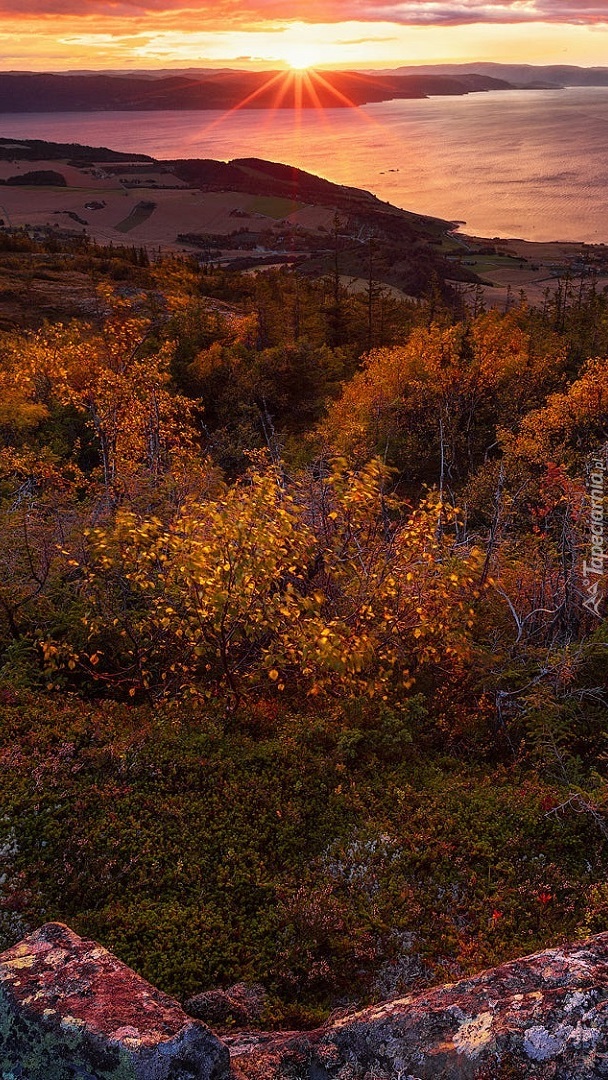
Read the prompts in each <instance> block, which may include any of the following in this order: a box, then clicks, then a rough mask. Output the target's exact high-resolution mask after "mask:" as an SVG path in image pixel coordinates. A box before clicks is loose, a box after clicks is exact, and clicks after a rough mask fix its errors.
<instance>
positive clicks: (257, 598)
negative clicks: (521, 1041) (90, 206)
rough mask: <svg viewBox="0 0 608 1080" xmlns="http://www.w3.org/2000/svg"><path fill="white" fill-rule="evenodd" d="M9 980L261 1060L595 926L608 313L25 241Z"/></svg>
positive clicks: (606, 796) (602, 873)
mask: <svg viewBox="0 0 608 1080" xmlns="http://www.w3.org/2000/svg"><path fill="white" fill-rule="evenodd" d="M0 263H2V267H4V270H5V271H6V268H7V267H8V268H9V269H10V270H11V273H13V274H18V273H20V272H21V271H20V267H23V266H27V273H28V275H29V280H30V281H31V279H32V277H36V275H39V276H42V278H44V275H45V274H46V275H47V276H49V275H51V273H52V272H53V271H54V269H55V270H56V269H57V267H60V268H61V270H62V272H64V271H65V270H66V268H68V269H70V268H71V269H72V270H74V271H77V272H78V274H79V275H80V277H81V279H86V280H87V281H88V282H89V284H90V290H91V295H93V296H94V298H95V300H94V303H90V302H88V303H87V304H85V305H83V310H81V311H77V312H69V313H67V314H66V312H64V311H62V310H61V307H59V309H58V310H57V311H56V312H55V313H53V312H51V313H50V314H49V312H48V311H45V312H44V317H43V315H42V314H40V313H39V312H38V311H36V310H34V309H32V307H31V305H30V306H29V308H28V306H27V298H26V304H25V307H24V310H23V312H22V318H15V319H14V321H13V324H12V325H9V324H8V323H7V322H6V320H4V321H3V322H2V330H1V332H0V520H1V527H0V768H1V774H2V805H1V808H0V851H1V854H2V865H1V866H0V945H1V946H2V947H6V946H7V945H8V944H11V943H13V942H14V941H16V940H18V939H19V938H20V937H21V936H23V934H24V933H26V932H27V931H28V930H30V929H33V928H34V927H36V926H38V925H40V924H41V923H43V922H45V921H48V920H51V919H59V920H61V921H64V922H67V923H69V924H70V925H71V926H72V927H73V928H74V929H75V930H76V931H77V932H79V933H82V934H86V935H87V936H91V937H94V938H96V939H98V940H101V941H103V943H104V944H105V945H106V946H107V947H109V948H111V949H112V950H113V951H114V952H116V954H117V955H118V956H119V957H120V958H121V959H122V960H124V961H126V962H127V963H129V964H131V965H132V966H133V967H134V968H135V969H136V970H137V971H139V972H140V973H141V974H143V975H144V976H145V977H146V978H148V979H150V980H151V981H152V982H153V983H155V984H156V985H158V986H160V987H161V988H162V989H164V990H166V991H167V992H169V993H171V994H174V995H176V996H177V997H179V998H182V999H183V998H185V997H187V996H189V995H191V994H193V993H197V992H199V991H201V990H204V989H207V988H209V987H212V986H226V985H229V984H231V983H234V982H235V981H237V980H245V981H250V982H258V983H261V984H263V985H264V987H265V988H266V990H267V991H268V999H267V1006H266V1010H267V1016H266V1021H267V1023H268V1024H273V1023H281V1024H285V1025H292V1026H307V1025H310V1024H314V1023H316V1022H317V1021H319V1020H320V1019H321V1018H323V1017H324V1016H327V1015H328V1013H329V1012H330V1011H331V1010H332V1009H334V1008H336V1007H340V1006H344V1005H348V1004H350V1003H353V1002H357V1003H363V1002H368V1001H373V1000H377V999H379V998H386V997H390V996H391V995H395V994H398V993H403V992H406V991H408V990H410V989H412V988H416V987H420V986H424V985H427V984H429V983H431V982H433V981H439V980H442V979H454V978H456V977H458V976H461V975H463V974H467V973H469V972H472V971H476V970H479V969H481V968H483V967H485V966H489V965H491V964H495V963H498V962H500V961H502V960H505V959H509V958H511V957H514V956H516V955H520V954H522V953H526V952H532V951H533V950H535V949H537V948H540V947H543V946H546V945H550V944H556V943H558V942H560V941H563V940H565V939H566V938H572V937H573V936H575V935H581V934H584V933H587V932H596V931H601V930H604V929H605V927H606V918H607V916H608V885H607V884H606V881H607V877H606V874H607V871H608V855H607V850H608V849H607V845H606V840H607V838H608V785H607V779H606V760H607V759H606V753H607V749H608V747H607V744H606V731H607V726H606V725H607V720H608V715H607V705H608V680H607V673H608V665H607V663H606V650H607V648H608V632H607V628H606V622H605V618H604V614H605V592H606V589H608V582H607V581H606V573H605V563H604V559H605V557H606V554H605V550H604V547H605V495H606V492H605V482H604V478H605V476H606V470H607V469H608V295H607V294H606V293H604V292H602V291H600V290H599V289H598V288H597V287H596V286H595V285H594V283H593V281H588V282H586V283H585V282H581V285H580V288H579V287H578V286H576V287H574V285H573V284H572V283H571V282H568V281H563V282H560V283H559V288H557V289H556V290H554V291H551V292H550V291H548V292H547V294H546V297H545V302H544V304H543V305H542V306H539V307H532V306H530V305H529V304H528V303H527V301H526V298H525V296H523V295H522V296H521V298H520V299H519V301H518V302H517V303H511V304H509V305H507V306H508V307H509V310H506V311H497V310H485V307H484V301H483V293H482V291H481V290H479V291H473V293H472V294H470V296H469V300H468V301H467V302H465V300H463V297H462V296H459V295H456V294H454V293H452V292H451V291H450V290H449V289H446V288H445V287H441V288H440V287H439V286H437V287H436V288H434V289H433V288H430V289H429V290H428V294H427V296H426V297H425V298H423V299H422V300H420V301H409V300H405V299H403V300H402V299H398V298H396V297H395V295H393V293H391V291H390V290H389V289H387V288H384V287H382V286H379V285H377V284H375V283H374V282H373V281H372V280H371V278H370V282H369V287H368V288H367V289H366V290H363V291H360V292H349V291H348V289H347V288H346V287H345V286H344V284H343V280H342V278H341V276H340V275H339V273H338V270H337V269H336V273H335V274H332V273H328V274H327V275H325V276H321V277H318V278H313V277H310V276H308V277H306V276H303V275H301V274H299V273H297V272H295V271H293V270H290V269H288V268H282V269H278V270H272V269H271V270H268V271H265V272H260V273H257V274H252V275H251V274H238V273H236V272H229V271H226V270H219V269H217V268H214V267H213V265H208V266H205V267H203V268H201V267H200V266H199V265H198V264H197V263H196V262H195V261H194V260H192V259H189V258H177V257H173V256H169V255H165V256H160V255H159V257H158V258H157V259H155V260H150V259H149V258H148V256H147V254H146V253H145V252H144V251H137V250H135V249H129V248H126V247H125V248H112V249H104V248H102V247H97V246H95V245H92V244H88V243H85V242H84V241H82V242H81V243H72V244H63V245H62V244H61V243H60V242H59V241H56V240H55V241H53V242H52V243H47V244H46V245H45V243H43V242H42V241H40V242H35V241H32V240H28V239H27V238H26V237H25V236H22V237H17V236H15V237H14V238H13V239H12V241H10V242H9V241H8V240H7V239H6V238H4V240H3V250H2V251H0Z"/></svg>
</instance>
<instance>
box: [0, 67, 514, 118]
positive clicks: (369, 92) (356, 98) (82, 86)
mask: <svg viewBox="0 0 608 1080" xmlns="http://www.w3.org/2000/svg"><path fill="white" fill-rule="evenodd" d="M508 89H509V84H508V83H507V82H505V81H504V80H501V79H496V78H493V77H490V76H485V75H476V74H472V75H469V74H456V75H449V76H446V75H442V74H438V75H434V74H431V75H426V74H417V73H408V74H406V75H404V76H401V75H394V76H393V75H391V76H385V75H361V74H359V73H357V72H348V71H347V72H343V71H327V72H323V73H322V74H321V73H316V72H314V71H311V72H309V73H307V74H306V75H305V76H295V75H294V74H293V72H286V71H265V72H258V71H254V72H245V71H236V72H234V71H228V72H214V73H212V74H211V75H209V76H201V75H198V76H193V75H175V76H164V77H160V78H156V79H149V78H146V77H145V76H139V75H136V74H130V75H128V76H125V75H53V74H48V75H47V74H34V73H32V74H13V73H10V72H8V73H7V72H2V73H0V100H1V101H2V109H3V111H4V112H7V113H15V112H17V113H19V112H23V113H28V112H87V111H91V110H93V111H100V110H128V111H132V110H144V109H145V110H150V109H203V110H204V109H232V108H234V107H235V106H239V107H242V108H252V109H262V108H269V107H272V108H281V109H293V108H296V107H297V108H304V109H311V108H314V109H318V108H320V107H322V108H347V107H352V106H353V105H364V104H368V103H369V102H373V101H388V100H391V99H394V98H423V97H429V96H433V95H437V94H441V95H445V94H449V95H462V94H469V93H479V92H483V91H487V90H508Z"/></svg>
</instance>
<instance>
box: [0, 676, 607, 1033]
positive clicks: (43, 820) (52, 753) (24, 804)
mask: <svg viewBox="0 0 608 1080" xmlns="http://www.w3.org/2000/svg"><path fill="white" fill-rule="evenodd" d="M355 714H356V710H355ZM425 724H426V721H425V719H424V715H423V713H422V712H421V711H420V709H419V708H418V707H416V708H414V709H413V711H410V713H409V714H408V715H405V716H404V715H401V717H400V719H399V722H397V720H396V719H395V717H394V716H392V715H388V714H387V715H383V714H382V713H376V714H375V715H371V714H369V713H368V715H363V714H361V715H353V710H352V709H351V716H350V718H346V719H345V718H344V717H340V716H339V715H336V716H335V717H333V718H332V717H322V716H317V717H314V716H311V715H308V716H302V717H298V716H289V715H285V716H283V717H279V716H278V715H277V712H276V708H275V707H274V706H271V705H268V706H265V705H264V704H263V703H262V704H260V705H258V706H257V707H256V709H255V710H254V711H253V712H251V713H249V714H248V715H242V716H240V717H238V716H237V717H233V718H232V719H231V721H230V726H229V727H226V728H224V726H223V724H222V723H221V718H220V717H219V716H217V715H215V716H214V715H213V714H212V713H209V714H202V713H195V714H192V715H186V714H185V713H181V714H180V715H179V716H178V715H176V714H175V713H173V712H169V713H166V714H163V713H160V712H151V711H149V710H147V709H143V708H128V707H124V706H120V705H117V704H116V703H111V702H107V703H104V704H101V705H97V706H91V705H89V706H86V705H85V704H84V703H83V702H82V701H79V700H78V699H76V698H70V697H63V698H61V697H59V696H57V697H53V696H50V695H48V696H46V697H44V698H42V699H41V698H36V697H34V696H33V695H31V694H30V693H29V692H28V691H25V690H23V691H18V692H12V697H11V700H10V703H6V702H5V704H4V706H3V708H2V713H1V717H0V761H2V763H3V784H2V809H1V814H0V817H1V821H0V825H1V829H0V832H2V838H1V840H2V843H5V842H7V841H8V839H9V838H11V837H12V838H13V840H14V843H13V844H12V846H10V845H9V847H8V848H7V851H8V855H7V858H6V860H5V866H6V872H7V879H6V881H5V882H4V885H3V886H2V905H3V908H4V910H5V912H9V913H11V916H12V917H18V918H19V919H20V920H21V923H22V924H25V925H30V926H35V925H37V924H40V923H42V922H44V921H47V920H49V919H59V920H62V921H64V922H67V923H68V924H70V925H72V926H73V927H74V929H75V930H76V931H77V932H79V933H81V934H84V935H86V936H91V937H94V938H97V939H98V940H101V941H102V942H103V943H104V944H105V945H106V946H107V947H109V948H110V949H112V950H113V951H114V952H115V953H116V954H117V955H118V956H119V957H120V958H121V959H122V960H124V961H126V962H127V963H128V964H130V965H131V966H133V967H134V968H135V969H136V970H137V971H139V972H140V973H141V974H142V975H144V976H145V977H146V978H148V979H149V980H150V981H151V982H153V983H155V984H156V985H158V986H160V987H161V988H162V989H164V990H165V991H167V992H169V993H171V994H172V995H174V996H177V997H187V996H189V995H191V994H193V993H196V992H198V991H200V990H203V989H205V988H208V987H210V986H213V985H227V984H229V983H231V982H234V981H236V980H238V979H247V980H255V981H261V982H263V983H265V984H266V985H267V986H268V987H269V989H270V991H271V994H272V1004H271V1007H270V1013H269V1015H270V1017H271V1020H272V1022H275V1023H276V1022H278V1021H279V1020H281V1019H282V1020H289V1019H291V1020H292V1021H294V1022H295V1021H297V1022H298V1023H300V1022H306V1021H311V1022H312V1021H317V1020H318V1018H319V1015H320V1013H319V1009H320V1008H327V1007H330V1006H331V1005H333V1004H335V1003H336V1002H339V1001H344V1000H348V999H352V998H355V997H356V998H359V999H364V998H365V997H369V996H373V995H374V994H379V995H381V994H382V993H383V991H384V989H386V987H387V986H388V987H393V986H394V988H395V990H400V989H405V988H407V986H408V985H410V982H411V979H412V978H422V979H429V978H437V979H440V978H443V977H449V978H453V977H454V976H455V975H459V974H463V973H466V972H469V971H472V970H475V969H479V968H482V967H484V966H489V965H491V964H494V963H497V962H499V961H501V960H504V959H506V958H510V957H514V956H516V955H518V954H521V953H526V952H531V951H533V950H534V949H536V948H540V947H542V946H544V945H548V944H552V943H555V942H557V941H559V940H561V939H563V938H565V937H568V936H573V935H574V934H575V933H576V931H577V928H578V926H579V924H580V921H581V897H582V896H584V895H586V894H587V893H589V896H590V904H591V905H592V906H593V905H595V906H596V907H597V905H598V903H599V900H600V899H601V897H600V894H599V892H598V891H597V890H598V889H599V887H600V884H601V882H602V881H603V880H604V878H605V875H606V870H607V869H608V867H607V866H606V852H605V845H604V843H603V838H602V835H601V833H600V831H599V830H598V829H597V826H596V824H595V822H594V820H593V818H592V817H591V816H588V815H585V814H580V813H576V812H574V811H570V812H568V811H564V812H557V813H551V812H549V811H550V809H551V808H552V807H556V806H559V805H560V802H561V801H563V793H562V792H561V791H560V790H559V788H558V787H556V785H555V784H554V783H552V782H547V781H545V780H544V779H543V778H542V777H539V776H537V775H536V774H535V773H534V771H533V769H532V768H530V770H529V771H528V770H527V768H526V767H524V766H523V765H522V766H517V767H516V766H513V767H510V768H505V767H496V766H494V767H492V766H490V767H489V766H488V765H487V763H484V762H483V761H479V762H477V763H476V762H475V761H469V762H464V761H459V760H458V759H457V758H456V757H450V756H449V755H445V753H443V754H442V755H441V756H439V755H437V753H436V752H435V753H433V752H432V749H431V748H430V746H429V745H428V744H427V745H426V746H425V742H424V735H423V732H424V728H425ZM374 732H375V734H376V736H377V738H376V739H375V738H374ZM395 740H396V741H395ZM353 746H356V747H357V753H356V754H355V753H353V749H352V748H353ZM593 890H596V891H595V892H594V891H593ZM594 898H595V899H594ZM598 898H599V899H598ZM599 906H600V907H602V905H601V903H600V904H599ZM590 910H591V908H590ZM596 922H597V920H596ZM590 925H591V923H590ZM593 925H594V926H595V923H594V924H593ZM391 980H392V981H391ZM400 980H401V981H400Z"/></svg>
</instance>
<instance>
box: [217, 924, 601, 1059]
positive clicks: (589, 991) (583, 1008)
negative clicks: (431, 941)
mask: <svg viewBox="0 0 608 1080" xmlns="http://www.w3.org/2000/svg"><path fill="white" fill-rule="evenodd" d="M226 1042H228V1044H229V1045H231V1050H232V1055H233V1068H234V1073H235V1076H238V1077H241V1078H243V1080H286V1078H287V1077H289V1078H290V1080H371V1078H372V1077H373V1078H374V1080H431V1078H432V1080H518V1078H521V1080H524V1078H525V1080H595V1078H597V1080H607V1078H608V934H600V935H599V936H598V937H595V938H591V939H590V940H589V941H587V942H584V943H583V944H580V945H573V946H568V947H565V948H562V949H549V950H548V951H546V952H541V953H537V954H535V955H534V956H528V957H525V958H524V959H522V960H516V961H513V962H512V963H509V964H504V965H502V966H501V967H498V968H494V969H492V970H490V971H486V972H483V973H482V974H481V975H477V976H475V977H474V978H471V979H466V980H463V981H462V982H459V983H455V984H453V985H448V986H441V987H436V988H435V989H431V990H428V991H426V992H424V993H421V994H416V995H410V996H408V997H405V998H401V999H399V1000H396V1001H391V1002H387V1003H385V1004H382V1005H378V1006H374V1007H372V1008H369V1009H364V1010H362V1011H361V1012H357V1013H353V1014H351V1015H347V1016H344V1017H343V1018H341V1019H339V1020H337V1021H334V1022H333V1023H331V1024H328V1025H327V1026H326V1027H324V1028H321V1029H319V1030H318V1031H314V1032H307V1033H305V1034H303V1033H301V1034H298V1035H294V1034H291V1035H275V1036H273V1037H268V1036H266V1035H264V1036H262V1035H260V1036H258V1037H257V1038H256V1037H255V1036H246V1037H239V1036H231V1037H228V1038H227V1039H226Z"/></svg>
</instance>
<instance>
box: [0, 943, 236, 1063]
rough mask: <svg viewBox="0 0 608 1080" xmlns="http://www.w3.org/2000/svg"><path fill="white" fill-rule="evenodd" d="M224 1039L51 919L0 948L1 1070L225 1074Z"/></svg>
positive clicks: (98, 947)
mask: <svg viewBox="0 0 608 1080" xmlns="http://www.w3.org/2000/svg"><path fill="white" fill-rule="evenodd" d="M228 1076H229V1054H228V1050H227V1049H226V1047H225V1046H224V1045H223V1044H222V1043H221V1042H220V1040H219V1039H217V1038H216V1037H215V1035H213V1034H212V1033H211V1032H210V1031H209V1029H208V1028H207V1027H206V1026H205V1025H204V1024H203V1023H201V1022H200V1021H198V1020H192V1019H191V1018H190V1017H188V1016H186V1014H185V1013H184V1012H183V1010H182V1009H181V1007H180V1006H179V1005H178V1004H177V1003H176V1002H175V1001H172V1000H171V998H168V997H166V996H165V994H161V993H160V991H159V990H156V989H155V988H154V987H153V986H150V984H149V983H147V982H145V981H144V980H143V979H141V978H140V977H139V975H136V974H135V972H134V971H131V970H130V968H128V967H126V966H125V965H124V964H122V963H121V962H120V961H119V960H117V959H116V958H115V957H114V956H112V955H111V953H109V952H107V950H106V949H103V948H102V947H101V946H100V945H97V944H96V943H95V942H94V941H85V940H83V939H82V938H80V937H78V935H77V934H74V933H73V932H72V931H71V930H69V929H68V927H67V926H63V925H62V924H60V923H49V924H48V925H46V926H43V927H42V929H40V930H38V931H37V932H36V933H34V934H32V935H31V936H30V937H27V938H25V939H24V940H23V941H22V942H20V943H19V944H18V945H15V946H14V947H13V948H12V949H9V950H8V951H7V952H5V953H3V954H2V956H0V1077H1V1078H2V1080H7V1078H10V1080H227V1077H228Z"/></svg>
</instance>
